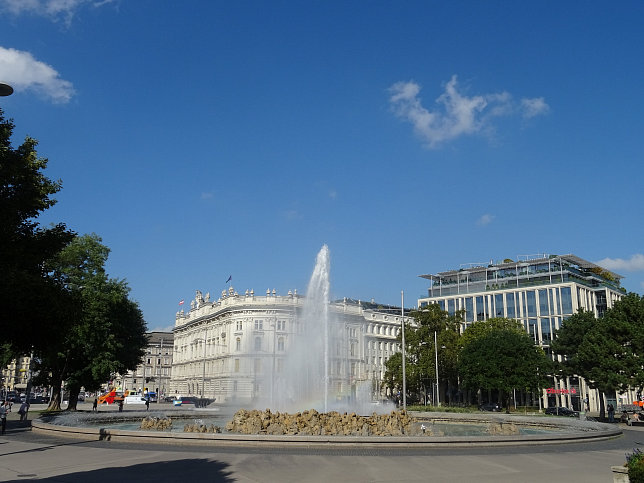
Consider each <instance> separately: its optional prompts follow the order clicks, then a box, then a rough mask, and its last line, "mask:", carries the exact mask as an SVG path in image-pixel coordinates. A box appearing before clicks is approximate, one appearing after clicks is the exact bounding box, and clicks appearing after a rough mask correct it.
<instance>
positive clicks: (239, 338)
mask: <svg viewBox="0 0 644 483" xmlns="http://www.w3.org/2000/svg"><path fill="white" fill-rule="evenodd" d="M235 350H236V351H240V350H241V337H237V339H235Z"/></svg>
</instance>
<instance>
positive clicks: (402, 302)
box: [400, 290, 407, 410]
mask: <svg viewBox="0 0 644 483" xmlns="http://www.w3.org/2000/svg"><path fill="white" fill-rule="evenodd" d="M400 315H401V317H400V319H401V320H400V323H401V325H402V385H403V387H402V389H403V397H402V400H403V410H406V409H407V374H406V372H405V292H404V291H403V290H401V291H400Z"/></svg>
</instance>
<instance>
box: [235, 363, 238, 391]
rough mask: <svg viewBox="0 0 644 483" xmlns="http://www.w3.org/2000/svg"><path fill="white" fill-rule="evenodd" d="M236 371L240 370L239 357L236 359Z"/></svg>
mask: <svg viewBox="0 0 644 483" xmlns="http://www.w3.org/2000/svg"><path fill="white" fill-rule="evenodd" d="M235 372H239V359H235ZM236 384H237V381H235V385H236Z"/></svg>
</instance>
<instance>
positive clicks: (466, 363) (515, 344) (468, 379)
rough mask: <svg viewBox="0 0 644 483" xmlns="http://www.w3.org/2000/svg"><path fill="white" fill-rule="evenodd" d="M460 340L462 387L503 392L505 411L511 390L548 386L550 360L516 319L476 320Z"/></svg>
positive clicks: (527, 389) (550, 368)
mask: <svg viewBox="0 0 644 483" xmlns="http://www.w3.org/2000/svg"><path fill="white" fill-rule="evenodd" d="M462 341H463V348H462V350H461V356H460V359H459V362H460V364H459V368H460V374H461V377H462V380H463V384H464V386H465V387H468V388H471V389H489V390H494V389H497V390H501V391H503V394H504V396H505V397H504V399H505V407H506V408H507V410H509V399H510V395H511V393H512V390H513V389H520V390H526V391H530V390H536V389H541V388H543V387H545V386H546V385H547V379H546V376H547V375H548V374H550V373H551V370H552V367H551V361H550V359H548V357H547V356H546V354H545V353H544V351H543V349H541V348H540V347H538V346H535V345H534V341H533V340H532V338H531V337H530V335H528V334H527V333H526V332H525V331H524V330H523V329H522V328H521V325H520V324H519V323H518V322H517V321H515V320H511V319H501V318H496V319H490V320H488V321H485V322H475V323H474V324H472V325H471V326H470V327H469V328H467V329H466V330H465V332H464V333H463V339H462Z"/></svg>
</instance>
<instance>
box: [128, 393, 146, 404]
mask: <svg viewBox="0 0 644 483" xmlns="http://www.w3.org/2000/svg"><path fill="white" fill-rule="evenodd" d="M123 403H124V404H145V398H144V397H143V396H141V395H140V394H131V395H129V396H125V399H124V400H123Z"/></svg>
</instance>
